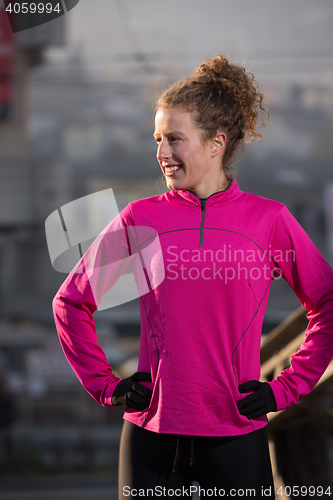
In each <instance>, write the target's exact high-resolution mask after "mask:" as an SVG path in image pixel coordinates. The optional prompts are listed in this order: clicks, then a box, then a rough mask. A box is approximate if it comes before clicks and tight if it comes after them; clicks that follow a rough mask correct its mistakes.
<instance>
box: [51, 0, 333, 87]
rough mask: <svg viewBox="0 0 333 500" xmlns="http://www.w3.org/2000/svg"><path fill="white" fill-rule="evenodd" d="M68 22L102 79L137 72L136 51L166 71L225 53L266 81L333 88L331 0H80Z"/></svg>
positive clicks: (70, 39)
mask: <svg viewBox="0 0 333 500" xmlns="http://www.w3.org/2000/svg"><path fill="white" fill-rule="evenodd" d="M66 22H67V44H68V46H67V48H68V49H70V50H73V48H74V47H76V48H78V47H81V49H82V51H83V54H84V56H85V58H86V60H87V62H88V63H89V67H90V68H91V71H93V73H94V74H95V75H96V76H97V77H99V76H105V77H107V78H109V77H110V78H114V77H117V76H121V75H123V74H124V72H125V74H127V75H130V74H131V71H132V72H135V71H140V70H139V67H138V63H135V61H134V58H132V57H131V54H132V52H133V51H134V50H135V51H136V52H142V54H143V55H144V56H146V58H147V60H148V62H149V65H150V66H151V67H153V68H154V69H155V72H157V73H158V72H159V71H160V72H162V73H164V74H165V73H168V72H169V73H172V72H175V73H176V72H178V73H179V74H182V73H183V74H184V73H185V74H186V73H189V72H190V71H191V69H192V68H193V67H195V66H196V65H197V64H198V63H200V62H201V61H202V59H203V58H205V57H209V56H212V55H214V54H215V55H216V54H217V53H228V54H229V56H230V58H231V59H234V58H235V57H237V59H238V60H240V61H242V60H243V58H244V57H245V58H246V60H245V61H246V65H247V67H248V68H252V69H253V71H254V72H255V74H256V75H257V76H258V77H259V78H260V80H261V81H262V82H263V83H274V82H277V83H279V82H290V81H292V82H304V81H305V82H309V83H319V84H330V85H331V84H332V85H333V2H331V1H328V0H316V1H313V0H279V1H273V0H252V1H251V2H250V1H249V0H234V1H232V0H205V1H203V0H165V1H161V0H80V2H79V4H78V5H77V6H76V7H75V8H74V9H73V10H72V11H70V12H69V13H68V14H67V16H66ZM66 50H67V49H65V52H66ZM52 53H54V54H55V53H56V51H54V50H53V51H50V54H51V55H52ZM63 53H64V51H63ZM120 55H122V57H119V56H120ZM144 69H145V68H144V67H143V70H144ZM148 69H149V68H148ZM143 70H142V69H141V71H143Z"/></svg>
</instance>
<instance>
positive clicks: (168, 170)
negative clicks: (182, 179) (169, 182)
mask: <svg viewBox="0 0 333 500" xmlns="http://www.w3.org/2000/svg"><path fill="white" fill-rule="evenodd" d="M180 169H181V167H180V166H179V165H174V166H172V167H164V173H165V175H168V176H170V175H173V174H174V173H175V172H178V170H180Z"/></svg>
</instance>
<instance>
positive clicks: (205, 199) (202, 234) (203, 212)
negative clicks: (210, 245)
mask: <svg viewBox="0 0 333 500" xmlns="http://www.w3.org/2000/svg"><path fill="white" fill-rule="evenodd" d="M200 203H201V223H200V241H199V247H203V237H204V224H205V207H206V203H207V198H200Z"/></svg>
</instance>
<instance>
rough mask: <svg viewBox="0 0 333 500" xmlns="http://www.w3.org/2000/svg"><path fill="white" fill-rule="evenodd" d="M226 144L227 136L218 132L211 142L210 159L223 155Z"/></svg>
mask: <svg viewBox="0 0 333 500" xmlns="http://www.w3.org/2000/svg"><path fill="white" fill-rule="evenodd" d="M226 142H227V136H226V134H225V133H224V132H218V133H217V134H216V136H215V137H214V139H213V140H212V157H213V158H214V157H215V156H218V155H219V154H221V153H223V151H224V148H225V145H226Z"/></svg>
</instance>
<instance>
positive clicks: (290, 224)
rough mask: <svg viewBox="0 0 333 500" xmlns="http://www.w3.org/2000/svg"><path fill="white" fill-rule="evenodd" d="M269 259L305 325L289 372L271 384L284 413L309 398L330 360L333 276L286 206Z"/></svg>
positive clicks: (332, 322) (283, 209) (278, 404)
mask: <svg viewBox="0 0 333 500" xmlns="http://www.w3.org/2000/svg"><path fill="white" fill-rule="evenodd" d="M271 255H272V265H273V268H274V273H275V276H277V275H278V274H280V275H282V276H283V278H284V279H285V280H286V281H287V282H288V283H289V285H290V286H291V288H292V289H293V290H294V292H295V294H296V295H297V297H298V299H299V300H300V302H301V303H302V304H303V306H304V307H305V309H306V310H307V311H308V314H307V318H308V320H309V323H308V326H307V329H306V332H305V339H304V341H303V343H302V345H301V346H300V348H299V350H298V351H297V353H295V354H293V355H292V357H291V366H290V367H289V368H287V369H285V370H283V371H282V372H281V374H280V375H279V376H278V377H277V378H276V379H275V380H273V381H271V382H269V384H270V386H271V388H272V389H273V392H274V395H275V398H276V402H277V410H282V409H284V408H289V407H290V406H293V405H294V404H296V403H297V402H298V401H299V400H300V399H302V398H303V397H304V396H306V395H307V394H308V393H309V392H311V390H312V389H313V388H314V387H315V385H316V383H317V382H318V380H319V379H320V377H321V376H322V374H323V373H324V371H325V370H326V368H327V366H328V364H329V363H330V361H331V359H332V357H333V270H332V268H331V267H330V266H329V264H328V263H327V262H326V260H325V259H324V258H323V256H322V255H321V254H320V252H319V251H318V249H317V248H316V246H315V245H314V243H313V242H312V241H311V239H310V238H309V237H308V235H307V234H306V233H305V231H304V230H303V228H302V227H301V226H300V224H299V223H298V222H297V221H296V219H295V218H294V217H293V216H292V215H291V213H290V212H289V211H288V209H287V208H286V207H285V206H283V208H282V209H281V211H280V213H279V215H278V218H277V220H276V224H275V227H274V229H273V231H272V237H271Z"/></svg>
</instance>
